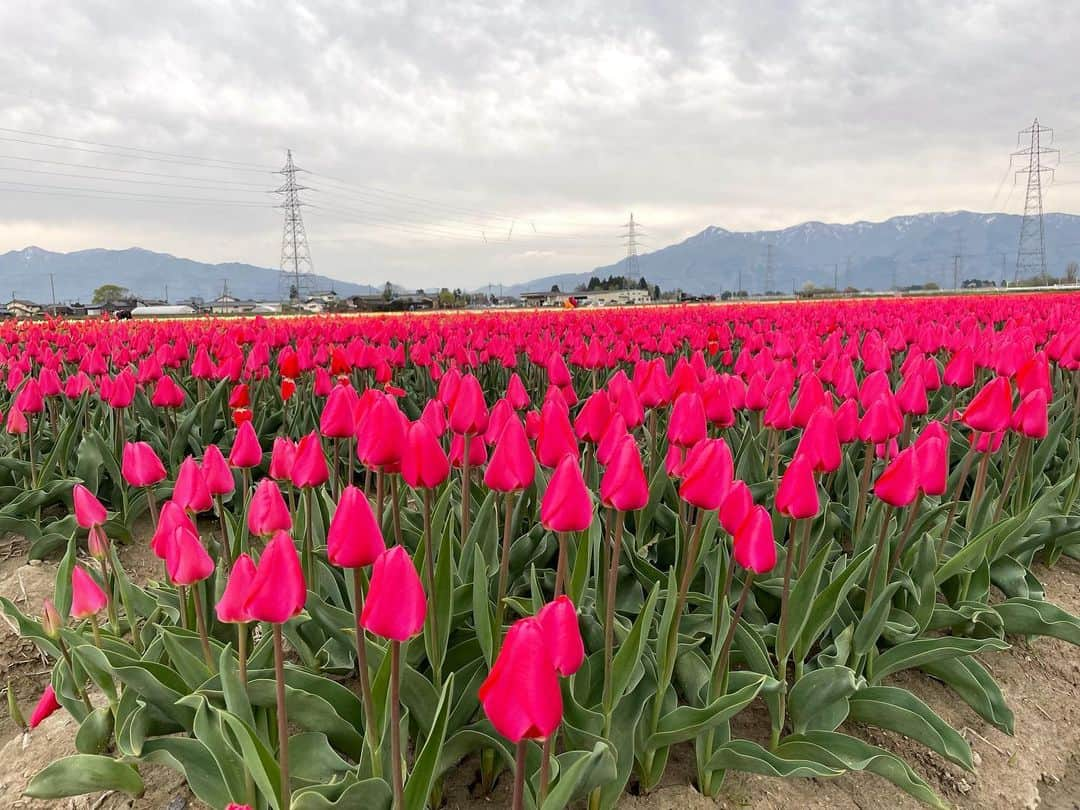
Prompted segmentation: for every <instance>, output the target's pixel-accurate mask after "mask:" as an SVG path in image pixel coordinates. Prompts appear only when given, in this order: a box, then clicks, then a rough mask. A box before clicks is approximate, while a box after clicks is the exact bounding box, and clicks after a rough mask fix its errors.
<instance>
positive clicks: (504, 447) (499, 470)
mask: <svg viewBox="0 0 1080 810" xmlns="http://www.w3.org/2000/svg"><path fill="white" fill-rule="evenodd" d="M535 477H536V462H535V460H534V458H533V454H532V449H531V448H530V447H529V439H528V437H527V436H526V435H525V428H524V427H523V426H522V424H521V420H520V419H518V417H517V415H516V414H515V415H511V416H510V417H509V418H508V419H507V420H506V424H505V425H504V426H503V430H502V433H501V434H500V435H499V438H498V440H497V441H496V442H495V449H494V451H493V452H492V454H491V461H490V463H489V464H488V465H487V469H486V470H485V471H484V485H485V486H486V487H487V488H488V489H493V490H495V491H496V492H516V491H518V490H521V489H525V488H526V487H529V486H532V482H533V480H534V479H535Z"/></svg>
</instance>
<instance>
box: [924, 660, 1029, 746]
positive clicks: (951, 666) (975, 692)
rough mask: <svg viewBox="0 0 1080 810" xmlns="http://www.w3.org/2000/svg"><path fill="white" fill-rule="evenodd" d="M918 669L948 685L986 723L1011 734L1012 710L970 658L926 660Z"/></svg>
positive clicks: (988, 678) (989, 679)
mask: <svg viewBox="0 0 1080 810" xmlns="http://www.w3.org/2000/svg"><path fill="white" fill-rule="evenodd" d="M919 669H921V670H922V671H923V672H925V673H926V674H927V675H930V676H931V677H934V678H937V679H938V680H940V681H942V682H943V683H944V684H946V685H947V686H948V687H950V688H951V689H952V690H953V691H954V692H956V694H957V695H959V696H960V698H961V699H962V700H963V701H964V702H965V703H967V704H968V705H969V706H970V707H971V708H972V709H974V710H975V712H976V713H977V714H978V715H979V716H980V717H981V718H983V719H984V720H986V722H988V723H991V724H993V725H994V726H995V727H996V728H999V729H1001V730H1002V731H1004V732H1005V733H1006V734H1012V733H1013V713H1012V710H1011V709H1010V708H1009V706H1008V704H1007V703H1006V702H1005V696H1004V695H1003V694H1002V693H1001V689H1000V688H999V687H998V685H997V683H995V682H994V679H993V678H992V677H991V676H990V673H989V672H987V671H986V668H985V667H983V665H982V664H980V663H979V662H978V661H977V660H975V659H974V658H971V657H968V658H951V659H948V660H945V661H927V662H926V663H923V664H920V665H919Z"/></svg>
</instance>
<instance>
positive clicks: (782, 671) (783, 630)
mask: <svg viewBox="0 0 1080 810" xmlns="http://www.w3.org/2000/svg"><path fill="white" fill-rule="evenodd" d="M798 524H799V521H798V520H793V521H791V525H790V531H789V535H788V546H787V553H786V554H785V555H784V586H783V589H782V590H781V592H780V623H779V624H778V625H777V628H776V654H777V662H776V663H777V667H776V676H777V677H778V678H779V679H780V680H781V681H786V680H787V653H784V654H783V655H781V654H780V650H781V649H783V648H785V647H786V646H787V625H788V597H789V596H790V595H791V571H792V568H793V567H794V563H795V555H796V554H797V553H798V549H797V548H796V545H797V543H798V541H797V539H796V527H797V526H798ZM780 722H781V723H783V716H781V718H780Z"/></svg>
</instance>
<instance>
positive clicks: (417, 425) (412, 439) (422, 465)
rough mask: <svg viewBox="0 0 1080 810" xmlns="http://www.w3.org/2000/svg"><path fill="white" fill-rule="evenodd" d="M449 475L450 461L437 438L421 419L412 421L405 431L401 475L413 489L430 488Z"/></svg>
mask: <svg viewBox="0 0 1080 810" xmlns="http://www.w3.org/2000/svg"><path fill="white" fill-rule="evenodd" d="M449 476H450V461H449V459H447V457H446V452H445V451H444V450H443V449H442V445H441V444H439V440H438V438H437V437H436V436H435V434H434V433H432V432H431V429H430V428H429V427H428V426H427V425H426V424H424V423H423V422H422V421H419V420H417V421H416V422H413V423H412V424H411V425H409V429H408V431H407V432H406V433H405V452H404V454H403V455H402V457H401V477H402V478H404V479H405V483H407V484H408V485H409V486H410V487H412V488H413V489H432V488H433V487H437V486H439V484H441V483H442V482H443V481H445V480H446V479H447V478H448V477H449Z"/></svg>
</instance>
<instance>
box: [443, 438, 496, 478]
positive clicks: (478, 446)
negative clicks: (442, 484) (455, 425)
mask: <svg viewBox="0 0 1080 810" xmlns="http://www.w3.org/2000/svg"><path fill="white" fill-rule="evenodd" d="M449 457H450V466H451V467H460V466H461V463H462V460H463V459H464V458H465V436H464V434H462V433H455V434H454V438H453V439H451V440H450V456H449ZM486 461H487V445H486V444H484V437H483V436H480V435H477V436H473V437H471V438H470V439H469V467H471V468H473V469H475V468H477V467H482V466H483V465H484V462H486Z"/></svg>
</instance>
